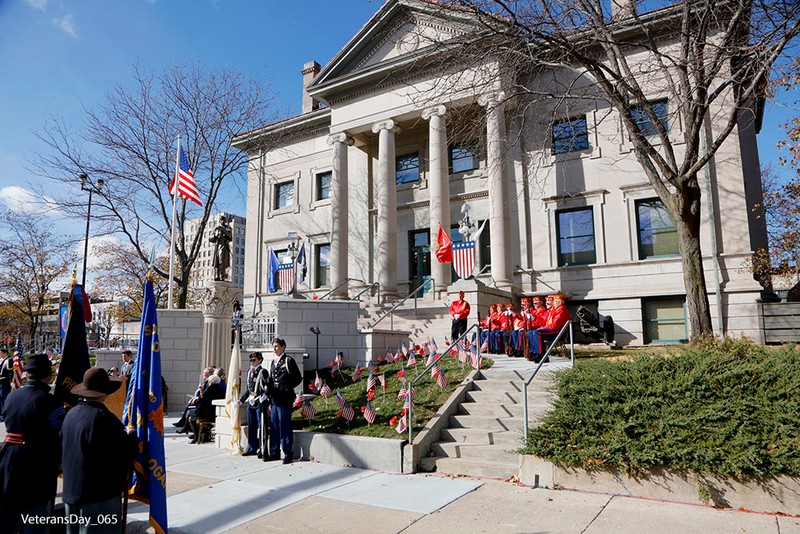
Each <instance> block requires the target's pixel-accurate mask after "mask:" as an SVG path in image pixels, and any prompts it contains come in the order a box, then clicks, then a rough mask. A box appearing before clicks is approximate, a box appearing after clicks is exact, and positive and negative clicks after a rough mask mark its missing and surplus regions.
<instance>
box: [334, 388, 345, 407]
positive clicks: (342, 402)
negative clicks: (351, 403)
mask: <svg viewBox="0 0 800 534" xmlns="http://www.w3.org/2000/svg"><path fill="white" fill-rule="evenodd" d="M336 401H337V402H338V403H339V406H341V407H342V408H344V405H345V404H347V399H345V398H344V397H343V396H342V392H341V391H337V392H336Z"/></svg>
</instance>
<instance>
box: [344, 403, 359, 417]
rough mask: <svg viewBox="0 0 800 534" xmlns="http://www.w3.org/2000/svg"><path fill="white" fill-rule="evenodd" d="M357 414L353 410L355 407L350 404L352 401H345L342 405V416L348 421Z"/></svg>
mask: <svg viewBox="0 0 800 534" xmlns="http://www.w3.org/2000/svg"><path fill="white" fill-rule="evenodd" d="M355 415H356V412H355V410H353V407H352V406H350V403H349V402H347V401H344V404H343V405H342V417H344V418H345V419H346V420H347V421H352V420H353V417H355Z"/></svg>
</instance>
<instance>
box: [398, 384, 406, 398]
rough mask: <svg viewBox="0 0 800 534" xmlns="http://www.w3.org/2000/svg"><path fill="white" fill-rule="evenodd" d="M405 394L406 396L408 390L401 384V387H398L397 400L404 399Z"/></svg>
mask: <svg viewBox="0 0 800 534" xmlns="http://www.w3.org/2000/svg"><path fill="white" fill-rule="evenodd" d="M407 396H408V390H407V389H406V385H405V384H403V385H402V387H401V388H400V391H398V392H397V400H399V401H401V400H405V398H406V397H407Z"/></svg>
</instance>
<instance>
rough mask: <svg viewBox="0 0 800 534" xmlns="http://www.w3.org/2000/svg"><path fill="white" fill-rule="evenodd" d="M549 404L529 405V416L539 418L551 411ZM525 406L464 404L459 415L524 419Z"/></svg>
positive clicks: (531, 403)
mask: <svg viewBox="0 0 800 534" xmlns="http://www.w3.org/2000/svg"><path fill="white" fill-rule="evenodd" d="M551 408H552V405H551V404H550V403H549V402H541V403H534V402H530V401H529V403H528V416H529V417H531V418H533V417H539V416H542V415H544V414H546V413H547V412H549V411H550V409H551ZM522 413H523V406H522V403H520V404H488V403H478V402H463V403H461V404H460V405H459V407H458V415H491V416H494V417H499V418H505V417H515V418H522Z"/></svg>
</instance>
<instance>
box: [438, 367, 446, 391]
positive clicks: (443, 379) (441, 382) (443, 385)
mask: <svg viewBox="0 0 800 534" xmlns="http://www.w3.org/2000/svg"><path fill="white" fill-rule="evenodd" d="M436 383H437V384H439V387H440V388H442V389H444V388H446V387H447V384H448V382H447V377H446V376H445V374H444V369H439V376H437V377H436Z"/></svg>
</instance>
